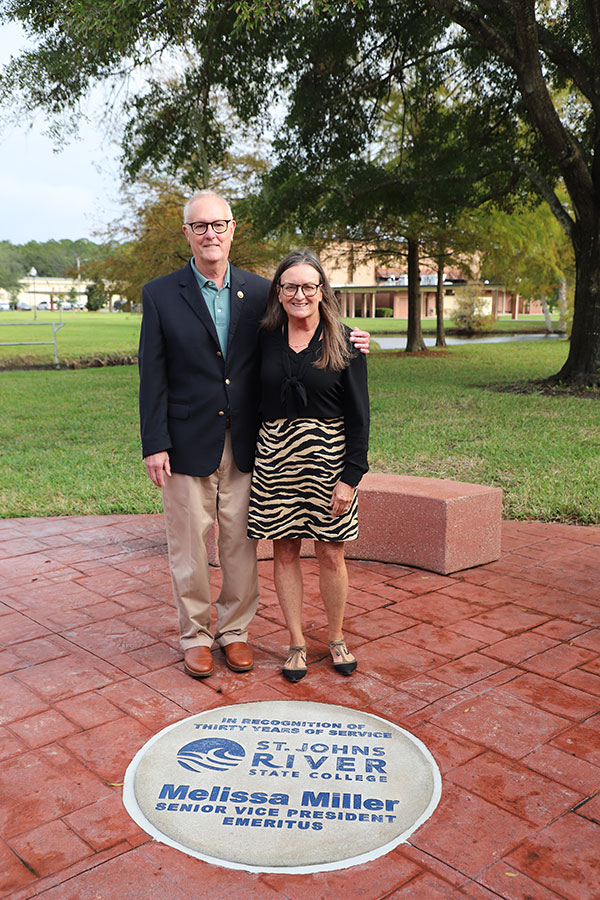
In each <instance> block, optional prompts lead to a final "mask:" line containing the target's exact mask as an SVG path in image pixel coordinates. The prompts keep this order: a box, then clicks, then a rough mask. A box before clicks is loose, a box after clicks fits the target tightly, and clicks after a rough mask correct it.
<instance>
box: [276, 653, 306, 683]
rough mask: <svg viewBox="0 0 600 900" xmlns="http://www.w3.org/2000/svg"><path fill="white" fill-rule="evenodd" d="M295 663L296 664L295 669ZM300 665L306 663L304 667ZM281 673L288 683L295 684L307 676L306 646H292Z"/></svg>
mask: <svg viewBox="0 0 600 900" xmlns="http://www.w3.org/2000/svg"><path fill="white" fill-rule="evenodd" d="M288 663H292V665H288ZM294 663H295V664H296V666H295V667H294V665H293V664H294ZM300 663H304V666H301V665H300ZM281 672H282V674H283V675H284V676H285V678H287V680H288V681H294V682H295V681H300V679H301V678H304V676H305V675H306V644H300V645H296V646H293V645H292V646H290V650H289V653H288V658H287V659H286V661H285V665H284V667H283V669H282V670H281Z"/></svg>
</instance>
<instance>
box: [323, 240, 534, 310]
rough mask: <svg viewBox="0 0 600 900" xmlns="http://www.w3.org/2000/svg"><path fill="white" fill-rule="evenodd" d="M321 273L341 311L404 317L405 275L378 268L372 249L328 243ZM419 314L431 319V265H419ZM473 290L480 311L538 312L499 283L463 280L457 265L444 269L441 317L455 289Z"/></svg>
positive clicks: (452, 301)
mask: <svg viewBox="0 0 600 900" xmlns="http://www.w3.org/2000/svg"><path fill="white" fill-rule="evenodd" d="M320 258H321V260H322V262H323V265H324V267H325V270H326V271H327V276H328V278H329V280H330V282H331V284H332V286H333V288H334V290H335V292H336V294H337V295H338V297H339V298H340V302H341V306H342V315H343V316H349V317H352V318H354V317H355V316H359V317H367V318H373V317H374V316H375V310H376V309H378V308H387V309H391V311H392V316H393V318H395V319H406V318H407V317H408V275H407V274H406V270H405V269H402V268H391V267H389V266H383V265H382V264H381V262H380V261H378V260H377V257H376V255H375V252H374V251H373V250H372V249H369V248H362V247H357V246H355V245H352V244H350V243H340V244H336V245H330V246H329V247H327V248H325V250H323V251H321V253H320ZM420 275H421V283H420V287H419V293H420V296H421V316H422V318H424V319H426V318H431V317H435V294H436V288H437V274H436V273H435V272H432V271H431V266H425V265H422V266H421V272H420ZM466 287H469V288H473V287H475V288H477V290H478V296H479V297H480V298H481V300H482V301H483V302H482V307H483V309H482V311H483V312H484V314H485V315H489V316H492V318H494V319H495V318H497V317H498V316H504V315H510V316H512V318H513V319H517V318H518V317H519V316H520V315H540V314H541V313H542V312H543V310H542V305H541V303H540V302H539V301H538V300H531V301H530V300H525V299H523V298H522V297H521V296H520V295H519V294H516V293H513V292H512V291H508V290H506V288H505V287H504V285H501V284H490V283H488V282H481V281H473V280H467V279H466V278H465V277H464V275H462V274H461V272H460V271H458V270H457V269H453V270H447V271H445V272H444V317H445V318H449V317H450V316H452V313H453V312H454V311H455V309H456V305H457V291H460V289H461V288H466Z"/></svg>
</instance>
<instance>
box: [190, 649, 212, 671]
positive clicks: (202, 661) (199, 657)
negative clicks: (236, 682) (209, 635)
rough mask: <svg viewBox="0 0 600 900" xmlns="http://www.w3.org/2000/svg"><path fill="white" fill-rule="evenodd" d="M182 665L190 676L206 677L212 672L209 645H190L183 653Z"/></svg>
mask: <svg viewBox="0 0 600 900" xmlns="http://www.w3.org/2000/svg"><path fill="white" fill-rule="evenodd" d="M183 667H184V669H185V671H186V672H187V674H188V675H191V676H192V678H208V676H209V675H212V672H213V657H212V653H211V652H210V647H190V648H189V650H185V651H184V653H183Z"/></svg>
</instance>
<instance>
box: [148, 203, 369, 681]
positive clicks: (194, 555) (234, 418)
mask: <svg viewBox="0 0 600 900" xmlns="http://www.w3.org/2000/svg"><path fill="white" fill-rule="evenodd" d="M183 230H184V233H185V236H186V238H187V240H188V243H189V245H190V248H191V251H192V254H193V258H192V259H191V260H190V262H189V263H188V265H187V266H185V268H183V269H180V270H179V271H177V272H173V273H172V274H170V275H165V276H163V277H162V278H157V279H155V280H154V281H151V282H149V283H148V284H146V285H145V286H144V288H143V292H142V299H143V317H142V329H141V335H140V347H139V366H140V422H141V436H142V455H143V457H144V462H145V465H146V471H147V473H148V475H149V477H150V478H151V479H152V481H153V482H154V484H155V485H156V486H157V487H160V488H161V489H162V492H163V504H164V510H165V523H166V530H167V543H168V547H169V565H170V569H171V581H172V585H173V592H174V596H175V601H176V604H177V610H178V614H179V626H180V635H181V646H182V648H183V651H184V667H185V670H186V672H187V673H188V674H189V675H192V676H193V677H195V678H205V677H207V676H208V675H210V674H211V673H212V671H213V658H212V653H211V647H212V645H213V642H216V643H217V644H218V645H220V647H221V648H222V650H223V651H224V653H225V660H226V663H227V665H228V666H229V668H230V669H232V670H233V671H235V672H245V671H248V670H249V669H251V668H252V666H253V658H252V649H251V647H250V646H249V645H248V626H249V624H250V622H251V620H252V618H253V616H254V614H255V612H256V608H257V604H258V596H259V590H258V573H257V564H256V541H252V540H250V539H249V538H248V537H247V535H246V528H247V519H248V502H249V496H250V479H251V473H252V467H253V464H254V449H255V443H256V434H257V431H258V425H259V422H258V402H259V394H258V391H259V382H258V362H259V360H258V329H259V324H260V320H261V318H262V316H263V314H264V311H265V306H266V300H267V293H268V290H269V281H268V280H267V279H266V278H261V277H260V276H259V275H254V274H252V273H251V272H246V271H243V270H242V269H238V268H236V267H235V266H233V265H231V263H230V262H229V250H230V247H231V242H232V240H233V235H234V232H235V221H234V219H233V215H232V213H231V209H230V207H229V204H228V203H227V201H226V200H224V198H223V197H221V196H220V195H218V194H216V193H214V192H213V191H199V192H198V193H196V194H194V195H193V196H192V198H191V199H190V200H189V201H188V203H187V204H186V206H185V209H184V225H183ZM362 337H363V338H366V341H364V340H363V342H362V345H363V347H364V346H365V345H366V346H367V347H368V338H369V335H368V334H366V333H364V332H363V333H362ZM367 352H368V351H367ZM215 518H216V519H217V520H218V523H219V556H220V562H221V570H222V586H221V591H220V593H219V596H218V597H217V600H216V603H215V606H216V614H217V615H216V623H215V626H214V628H211V595H210V582H209V567H208V556H207V551H206V538H207V536H208V533H209V531H210V529H211V527H212V525H213V523H214V521H215Z"/></svg>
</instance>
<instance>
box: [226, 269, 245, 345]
mask: <svg viewBox="0 0 600 900" xmlns="http://www.w3.org/2000/svg"><path fill="white" fill-rule="evenodd" d="M245 284H246V278H245V276H244V273H243V271H242V270H241V269H238V268H236V267H235V266H231V289H230V292H229V295H230V303H229V335H228V337H227V352H229V348H230V347H231V342H232V340H233V336H234V334H235V329H236V328H237V325H238V322H239V319H240V313H241V311H242V309H243V308H244V301H245V299H246V298H245Z"/></svg>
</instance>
